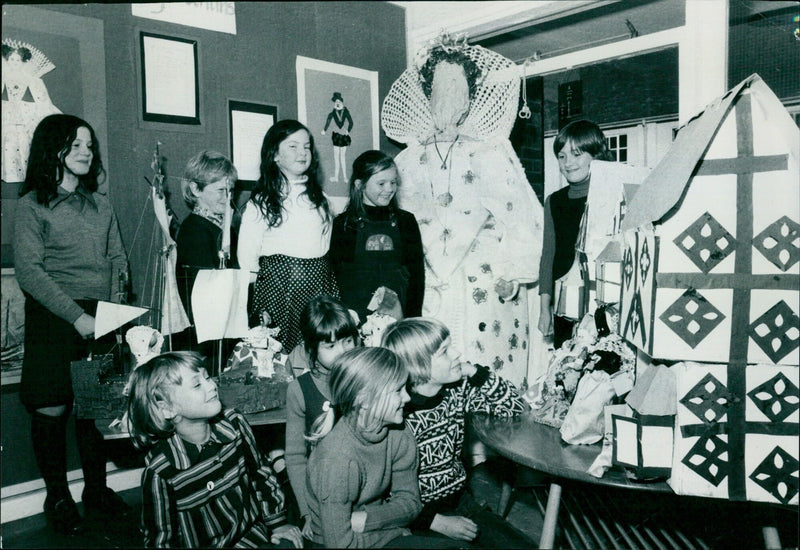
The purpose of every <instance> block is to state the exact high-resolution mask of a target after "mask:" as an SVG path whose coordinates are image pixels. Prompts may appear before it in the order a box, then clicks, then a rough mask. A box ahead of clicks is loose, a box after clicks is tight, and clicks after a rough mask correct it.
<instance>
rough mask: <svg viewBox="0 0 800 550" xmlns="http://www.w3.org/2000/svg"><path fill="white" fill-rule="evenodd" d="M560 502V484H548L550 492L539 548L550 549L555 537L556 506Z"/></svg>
mask: <svg viewBox="0 0 800 550" xmlns="http://www.w3.org/2000/svg"><path fill="white" fill-rule="evenodd" d="M560 502H561V485H559V484H558V483H551V484H550V494H549V495H547V508H546V509H545V512H544V525H543V526H542V538H540V539H539V548H544V549H548V550H549V549H551V548H553V542H554V540H555V538H556V523H557V521H558V506H559V504H560Z"/></svg>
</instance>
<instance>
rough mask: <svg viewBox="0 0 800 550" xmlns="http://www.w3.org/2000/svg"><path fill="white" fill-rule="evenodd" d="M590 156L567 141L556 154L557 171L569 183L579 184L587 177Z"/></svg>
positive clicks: (590, 160)
mask: <svg viewBox="0 0 800 550" xmlns="http://www.w3.org/2000/svg"><path fill="white" fill-rule="evenodd" d="M591 162H592V155H590V154H589V153H586V152H584V151H579V150H577V149H575V148H574V146H573V144H572V141H567V143H565V144H564V147H562V149H561V151H559V152H558V169H559V170H561V173H562V174H563V175H564V177H565V178H566V179H567V181H568V182H569V183H580V182H582V181H584V180H586V178H588V177H589V174H590V173H591V171H590V166H589V165H590V164H591Z"/></svg>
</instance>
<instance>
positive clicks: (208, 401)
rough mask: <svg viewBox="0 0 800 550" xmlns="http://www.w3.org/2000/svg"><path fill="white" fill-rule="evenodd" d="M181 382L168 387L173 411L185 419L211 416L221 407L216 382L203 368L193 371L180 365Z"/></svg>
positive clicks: (201, 418)
mask: <svg viewBox="0 0 800 550" xmlns="http://www.w3.org/2000/svg"><path fill="white" fill-rule="evenodd" d="M180 369H181V383H180V385H174V386H171V387H170V400H171V405H172V408H173V412H174V413H175V415H176V416H181V417H182V418H184V419H186V420H204V419H209V418H213V417H214V416H216V415H217V414H218V413H219V411H220V410H221V409H222V404H221V403H220V401H219V395H218V394H217V384H216V383H215V382H214V380H212V379H211V378H210V377H209V376H208V373H207V372H206V370H205V369H201V370H200V371H197V372H195V371H193V370H192V369H190V368H188V367H184V366H181V367H180Z"/></svg>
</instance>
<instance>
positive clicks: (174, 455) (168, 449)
mask: <svg viewBox="0 0 800 550" xmlns="http://www.w3.org/2000/svg"><path fill="white" fill-rule="evenodd" d="M238 437H239V432H237V431H236V428H234V426H233V424H231V423H230V421H229V420H228V419H227V418H224V417H223V418H221V419H220V420H218V421H216V422H211V441H214V442H217V443H220V444H222V445H225V444H228V443H231V442H232V441H235V440H236V439H237V438H238ZM162 444H163V445H164V448H163V449H162V450H163V453H164V456H166V457H167V460H169V462H170V464H171V465H172V466H174V467H175V468H176V469H178V470H187V469H189V468H191V467H192V462H191V460H190V458H189V455H188V453H187V452H186V445H187V444H186V443H184V441H183V439H181V437H180V436H179V435H178V434H173V435H172V437H170V438H169V439H166V440H164V441H163V442H162Z"/></svg>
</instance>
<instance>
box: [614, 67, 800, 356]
mask: <svg viewBox="0 0 800 550" xmlns="http://www.w3.org/2000/svg"><path fill="white" fill-rule="evenodd" d="M799 157H800V130H798V128H797V126H796V125H795V123H794V121H793V120H792V118H791V116H790V115H789V113H788V112H787V111H786V110H785V109H784V107H783V106H782V105H781V102H780V101H779V100H778V98H777V97H776V96H775V94H774V93H773V92H772V90H770V89H769V87H768V86H767V85H766V84H764V82H763V81H762V80H761V78H760V77H759V76H758V75H755V74H754V75H752V76H750V77H748V78H747V79H746V80H744V81H743V82H742V83H740V84H739V85H738V86H736V87H735V88H733V89H732V90H731V91H729V92H728V93H727V94H726V95H725V96H723V97H721V98H720V99H718V100H717V101H715V102H714V103H713V104H712V105H711V106H710V107H708V108H707V109H706V110H705V111H704V112H703V113H702V114H701V115H699V116H698V117H697V118H695V119H693V120H691V121H690V122H689V123H688V125H687V126H686V127H684V128H683V129H681V131H680V132H679V134H678V136H677V138H676V140H675V142H674V143H673V145H672V147H671V148H670V150H669V151H668V152H667V154H666V155H665V156H664V158H663V160H662V161H661V162H660V163H659V165H658V166H657V167H656V168H655V169H654V170H653V172H652V173H651V174H650V176H649V177H648V178H647V179H646V180H645V181H644V183H643V184H642V185H641V187H640V189H639V190H638V191H637V193H636V195H635V196H634V197H633V199H632V200H631V202H630V204H629V208H628V212H627V214H626V216H625V218H624V219H623V220H622V225H621V229H622V232H623V235H624V240H625V244H624V246H623V252H622V256H623V260H622V271H623V284H622V294H621V312H620V333H621V334H622V336H623V337H624V338H626V339H627V340H628V341H629V342H631V343H632V344H634V345H635V346H637V347H638V348H639V349H641V350H642V351H644V352H645V353H647V354H648V355H649V356H651V357H653V358H654V359H657V358H660V359H669V360H676V361H677V360H690V361H710V362H715V363H727V362H737V363H768V364H769V363H772V364H786V365H798V363H800V361H798V359H799V358H800V349H799V346H800V331H799V330H798V324H799V323H798V289H799V288H800V222H799V221H798V220H800V164H799V162H800V158H799Z"/></svg>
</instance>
